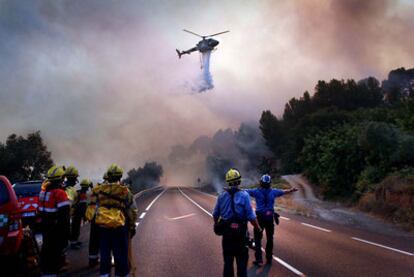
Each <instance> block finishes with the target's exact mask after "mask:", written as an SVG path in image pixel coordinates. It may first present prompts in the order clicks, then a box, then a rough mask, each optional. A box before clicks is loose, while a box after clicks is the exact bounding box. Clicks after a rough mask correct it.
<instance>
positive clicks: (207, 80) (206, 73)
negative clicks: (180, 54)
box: [197, 51, 214, 92]
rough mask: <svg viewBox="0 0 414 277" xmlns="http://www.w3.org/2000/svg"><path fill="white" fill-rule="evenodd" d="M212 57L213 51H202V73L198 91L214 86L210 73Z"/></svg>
mask: <svg viewBox="0 0 414 277" xmlns="http://www.w3.org/2000/svg"><path fill="white" fill-rule="evenodd" d="M210 57H211V51H207V52H203V53H201V59H202V73H201V78H200V82H199V84H198V87H197V91H198V92H203V91H206V90H209V89H212V88H214V85H213V77H212V76H211V73H210Z"/></svg>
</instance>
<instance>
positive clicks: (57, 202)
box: [38, 166, 70, 276]
mask: <svg viewBox="0 0 414 277" xmlns="http://www.w3.org/2000/svg"><path fill="white" fill-rule="evenodd" d="M64 176H65V170H64V169H63V167H59V166H53V167H51V168H50V169H49V171H48V172H47V180H46V181H45V182H44V183H43V184H42V188H41V191H40V194H39V208H38V209H39V214H40V218H41V222H42V223H41V231H42V236H43V244H42V249H41V254H40V255H41V267H42V272H43V274H44V275H50V276H54V275H56V274H57V273H58V271H59V270H60V269H61V268H62V267H63V266H64V265H65V263H66V261H65V254H64V250H65V248H66V247H67V243H68V239H69V224H70V223H69V222H70V201H69V199H68V197H67V194H66V193H65V191H64V189H63V179H64Z"/></svg>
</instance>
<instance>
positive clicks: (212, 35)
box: [206, 31, 230, 37]
mask: <svg viewBox="0 0 414 277" xmlns="http://www.w3.org/2000/svg"><path fill="white" fill-rule="evenodd" d="M228 32H230V31H224V32H220V33H217V34H213V35H209V36H206V37H214V36H217V35H221V34H224V33H228Z"/></svg>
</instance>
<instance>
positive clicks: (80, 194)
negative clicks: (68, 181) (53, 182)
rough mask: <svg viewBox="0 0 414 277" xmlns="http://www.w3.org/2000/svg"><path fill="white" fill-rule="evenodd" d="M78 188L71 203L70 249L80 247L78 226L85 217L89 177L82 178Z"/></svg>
mask: <svg viewBox="0 0 414 277" xmlns="http://www.w3.org/2000/svg"><path fill="white" fill-rule="evenodd" d="M80 187H81V188H80V190H78V191H76V195H77V197H76V198H75V199H74V202H73V203H72V210H73V215H72V226H71V237H70V247H71V248H72V249H80V247H81V245H82V243H81V242H80V241H79V235H80V227H81V223H82V220H84V219H85V212H86V207H87V204H88V196H87V192H88V190H89V188H90V187H92V182H91V180H89V179H83V180H82V181H81V183H80Z"/></svg>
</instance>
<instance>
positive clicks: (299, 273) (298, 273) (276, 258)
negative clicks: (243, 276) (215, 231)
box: [178, 188, 305, 276]
mask: <svg viewBox="0 0 414 277" xmlns="http://www.w3.org/2000/svg"><path fill="white" fill-rule="evenodd" d="M178 190H179V191H180V192H181V194H182V195H184V196H185V197H186V198H187V199H188V200H190V201H191V202H192V203H193V204H194V205H196V206H197V207H199V208H200V209H201V210H203V211H204V212H205V213H206V214H208V215H209V216H211V217H213V215H212V214H211V213H210V212H208V211H207V210H206V209H204V208H203V207H201V206H200V205H199V204H198V203H197V202H195V201H194V200H193V199H191V198H190V197H189V196H188V195H187V194H185V193H184V192H183V191H182V190H181V189H180V188H178ZM262 251H264V249H263V248H262ZM272 257H273V259H274V260H275V261H277V262H278V263H279V264H281V265H283V266H284V267H286V268H287V269H289V270H290V271H292V272H293V273H295V274H296V275H299V276H305V275H304V274H303V273H302V272H300V271H299V270H297V269H296V268H294V267H293V266H291V265H290V264H288V263H287V262H285V261H283V260H282V259H280V258H278V257H276V256H275V255H272Z"/></svg>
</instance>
